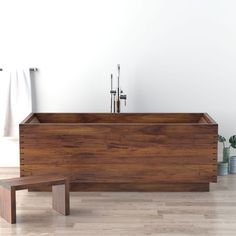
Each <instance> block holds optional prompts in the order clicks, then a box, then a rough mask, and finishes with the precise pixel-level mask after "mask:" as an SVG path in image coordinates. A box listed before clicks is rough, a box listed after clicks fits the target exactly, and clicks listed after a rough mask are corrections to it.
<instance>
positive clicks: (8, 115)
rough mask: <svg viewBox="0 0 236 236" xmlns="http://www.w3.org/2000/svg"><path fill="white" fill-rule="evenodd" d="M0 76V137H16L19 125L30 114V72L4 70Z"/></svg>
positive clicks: (24, 70) (25, 70)
mask: <svg viewBox="0 0 236 236" xmlns="http://www.w3.org/2000/svg"><path fill="white" fill-rule="evenodd" d="M0 74H1V76H0V77H1V78H0V79H1V81H0V85H1V86H0V94H1V95H0V96H1V103H0V109H1V110H0V123H1V130H0V131H1V136H10V137H18V136H19V123H20V122H21V121H22V120H23V119H24V118H25V117H26V116H27V115H29V114H30V113H31V112H32V92H31V79H30V70H29V68H27V69H14V70H12V69H11V70H7V69H5V70H4V71H1V72H0Z"/></svg>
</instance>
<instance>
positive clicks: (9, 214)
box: [0, 176, 70, 224]
mask: <svg viewBox="0 0 236 236" xmlns="http://www.w3.org/2000/svg"><path fill="white" fill-rule="evenodd" d="M42 186H52V202H53V203H52V206H53V209H54V210H56V211H57V212H59V213H61V214H63V215H69V214H70V203H69V202H70V200H69V181H68V179H67V178H66V177H62V176H30V177H21V178H13V179H3V180H0V216H1V217H2V218H4V219H5V220H6V221H8V222H9V223H11V224H14V223H16V191H17V190H22V189H28V188H30V187H42Z"/></svg>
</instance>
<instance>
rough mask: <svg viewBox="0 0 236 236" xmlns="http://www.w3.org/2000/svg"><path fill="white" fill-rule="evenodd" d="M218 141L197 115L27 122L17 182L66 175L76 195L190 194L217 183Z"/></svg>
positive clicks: (69, 116)
mask: <svg viewBox="0 0 236 236" xmlns="http://www.w3.org/2000/svg"><path fill="white" fill-rule="evenodd" d="M35 120H38V121H39V122H40V123H35ZM31 121H34V122H33V123H31ZM217 134H218V127H217V124H216V123H215V122H214V121H213V120H212V119H210V118H209V115H206V114H203V113H190V114H188V113H183V114H182V113H176V114H175V113H163V114H162V113H157V114H155V113H140V114H138V113H133V114H132V113H131V114H130V113H125V114H124V113H123V114H109V113H108V114H107V113H91V114H89V113H84V114H83V113H82V114H81V113H37V114H32V115H31V116H30V117H28V119H26V120H25V121H24V122H23V123H22V124H21V125H20V166H21V176H31V175H39V174H40V175H41V174H54V173H59V174H68V173H69V174H70V173H72V174H73V175H74V176H75V177H76V178H75V179H77V183H78V188H76V183H75V184H74V185H73V190H81V191H82V190H83V189H81V188H79V185H80V187H81V186H85V184H86V183H89V184H90V185H91V186H92V185H93V184H98V185H97V186H99V184H100V186H103V188H102V189H103V190H104V186H105V185H107V190H109V189H112V190H114V189H115V187H116V186H117V191H122V184H123V185H124V188H126V187H127V186H128V185H127V184H129V186H130V190H131V191H132V190H135V189H139V191H140V190H142V188H140V187H141V186H143V191H147V188H145V187H144V185H145V184H147V186H149V191H151V190H152V188H150V186H153V189H155V190H157V189H158V186H161V185H162V187H161V188H160V190H161V191H162V190H163V186H167V187H166V189H165V191H168V189H169V190H170V191H171V190H172V189H173V188H172V187H171V184H172V186H173V184H179V185H178V186H179V187H178V189H181V185H182V186H184V185H183V184H190V183H191V184H196V186H195V188H193V189H196V187H197V186H201V184H208V185H209V183H210V182H216V168H217V165H216V164H217ZM150 184H151V185H150ZM168 184H170V185H169V186H170V187H169V188H168ZM139 185H140V186H139ZM132 186H133V187H134V188H133V189H132ZM154 186H156V187H154ZM205 186H207V185H205ZM188 188H189V187H188ZM204 188H205V189H206V187H204ZM86 189H88V187H86ZM92 189H93V190H94V188H92ZM202 189H203V188H199V191H201V190H202ZM97 190H98V191H99V188H97ZM185 190H186V189H184V188H183V191H185Z"/></svg>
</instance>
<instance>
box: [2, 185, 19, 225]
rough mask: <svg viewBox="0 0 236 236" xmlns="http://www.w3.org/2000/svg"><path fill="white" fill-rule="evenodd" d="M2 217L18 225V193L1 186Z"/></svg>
mask: <svg viewBox="0 0 236 236" xmlns="http://www.w3.org/2000/svg"><path fill="white" fill-rule="evenodd" d="M0 216H1V217H2V218H4V219H5V220H6V221H7V222H9V223H11V224H15V223H16V192H15V190H13V189H7V188H4V187H2V186H0Z"/></svg>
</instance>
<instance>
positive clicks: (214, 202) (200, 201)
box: [0, 168, 236, 236]
mask: <svg viewBox="0 0 236 236" xmlns="http://www.w3.org/2000/svg"><path fill="white" fill-rule="evenodd" d="M18 175H19V170H18V168H0V179H1V178H10V177H15V176H18ZM51 200H52V199H51V193H39V192H27V191H25V190H23V191H18V192H17V224H15V225H10V224H8V223H6V222H5V221H4V220H3V219H0V235H1V236H8V235H22V236H23V235H24V236H31V235H43V236H49V235H60V236H62V235H66V236H70V235H76V236H77V235H82V236H83V235H90V236H93V235H96V236H99V235H110V236H112V235H125V236H126V235H127V236H130V235H165V236H167V235H179V236H185V235H201V236H204V235H212V236H218V235H220V236H227V235H234V236H235V235H236V175H229V176H226V177H219V178H218V183H217V184H211V191H210V192H206V193H164V192H161V193H133V192H132V193H129V192H123V193H120V192H119V193H116V192H112V193H111V192H99V193H97V192H92V193H91V192H87V193H85V192H83V193H81V192H80V193H71V215H70V216H62V215H59V214H57V213H56V212H54V211H53V210H52V209H51Z"/></svg>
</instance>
